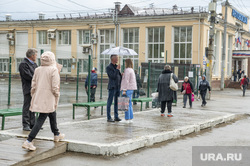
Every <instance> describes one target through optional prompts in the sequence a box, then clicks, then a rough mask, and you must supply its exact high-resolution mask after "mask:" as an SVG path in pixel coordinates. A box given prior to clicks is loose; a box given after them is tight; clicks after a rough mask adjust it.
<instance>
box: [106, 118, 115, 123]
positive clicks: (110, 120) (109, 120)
mask: <svg viewBox="0 0 250 166" xmlns="http://www.w3.org/2000/svg"><path fill="white" fill-rule="evenodd" d="M107 122H115V121H114V120H113V119H112V118H111V119H108V120H107Z"/></svg>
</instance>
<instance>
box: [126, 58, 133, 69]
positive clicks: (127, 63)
mask: <svg viewBox="0 0 250 166" xmlns="http://www.w3.org/2000/svg"><path fill="white" fill-rule="evenodd" d="M125 67H126V68H132V69H133V62H132V60H131V59H126V60H125Z"/></svg>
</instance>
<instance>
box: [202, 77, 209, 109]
mask: <svg viewBox="0 0 250 166" xmlns="http://www.w3.org/2000/svg"><path fill="white" fill-rule="evenodd" d="M207 89H208V90H209V93H211V88H210V85H209V82H208V81H207V80H206V76H205V75H203V76H202V81H201V82H200V86H199V93H200V95H201V98H202V104H201V106H202V107H204V106H206V104H207V102H206V94H207Z"/></svg>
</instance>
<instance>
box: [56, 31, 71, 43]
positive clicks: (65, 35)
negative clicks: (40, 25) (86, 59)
mask: <svg viewBox="0 0 250 166" xmlns="http://www.w3.org/2000/svg"><path fill="white" fill-rule="evenodd" d="M58 44H59V45H63V44H66V45H70V44H71V31H58Z"/></svg>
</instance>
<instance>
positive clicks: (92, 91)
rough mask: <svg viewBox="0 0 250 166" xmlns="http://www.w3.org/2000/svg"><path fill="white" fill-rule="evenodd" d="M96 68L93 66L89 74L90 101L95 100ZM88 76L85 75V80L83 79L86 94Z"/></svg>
mask: <svg viewBox="0 0 250 166" xmlns="http://www.w3.org/2000/svg"><path fill="white" fill-rule="evenodd" d="M96 71H97V68H95V67H94V68H93V69H92V70H91V75H90V102H95V93H96V88H97V78H98V76H97V73H96ZM88 77H89V76H87V78H86V80H85V90H86V92H87V94H88V81H89V79H88Z"/></svg>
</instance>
